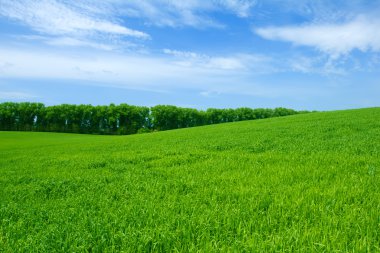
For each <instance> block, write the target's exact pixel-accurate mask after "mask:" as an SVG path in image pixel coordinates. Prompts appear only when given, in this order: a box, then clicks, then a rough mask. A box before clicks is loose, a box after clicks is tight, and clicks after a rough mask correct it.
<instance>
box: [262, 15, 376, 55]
mask: <svg viewBox="0 0 380 253" xmlns="http://www.w3.org/2000/svg"><path fill="white" fill-rule="evenodd" d="M379 27H380V19H378V18H370V17H365V16H360V17H357V18H356V19H354V20H352V21H350V22H346V23H342V24H309V25H303V26H287V27H267V28H259V29H255V32H256V33H257V34H258V35H260V36H261V37H263V38H265V39H269V40H279V41H286V42H291V43H293V44H295V45H298V46H310V47H314V48H316V49H318V50H320V51H322V52H324V53H327V54H330V55H331V56H332V58H337V57H339V56H341V55H344V54H348V53H350V52H351V51H353V50H355V49H357V50H360V51H362V52H366V51H370V50H371V51H380V33H379Z"/></svg>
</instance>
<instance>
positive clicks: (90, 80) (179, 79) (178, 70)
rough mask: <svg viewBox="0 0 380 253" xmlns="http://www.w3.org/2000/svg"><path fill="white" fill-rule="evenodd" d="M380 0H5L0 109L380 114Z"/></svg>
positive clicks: (1, 5) (0, 26)
mask: <svg viewBox="0 0 380 253" xmlns="http://www.w3.org/2000/svg"><path fill="white" fill-rule="evenodd" d="M379 13H380V0H350V1H347V0H335V1H331V0H181V1H174V0H103V1H95V0H81V1H77V0H0V102H6V101H13V102H25V101H28V102H42V103H45V104H46V105H54V104H63V103H69V104H93V105H103V104H110V103H115V104H119V103H128V104H132V105H143V106H154V105H157V104H170V105H176V106H181V107H192V108H197V109H206V108H237V107H251V108H258V107H265V108H274V107H287V108H293V109H297V110H339V109H349V108H362V107H375V106H380V100H379V98H380V30H379V29H380V15H379Z"/></svg>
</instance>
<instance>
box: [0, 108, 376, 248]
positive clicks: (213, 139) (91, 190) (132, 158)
mask: <svg viewBox="0 0 380 253" xmlns="http://www.w3.org/2000/svg"><path fill="white" fill-rule="evenodd" d="M379 157H380V108H372V109H361V110H350V111H336V112H325V113H311V114H303V115H295V116H288V117H283V118H272V119H267V120H257V121H247V122H237V123H228V124H220V125H211V126H205V127H197V128H191V129H180V130H174V131H166V132H157V133H151V134H141V135H133V136H99V135H98V136H95V135H92V136H91V135H78V134H55V133H27V132H0V251H4V252H119V251H125V252H214V251H217V252H380V158H379Z"/></svg>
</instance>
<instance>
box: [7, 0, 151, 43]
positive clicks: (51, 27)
mask: <svg viewBox="0 0 380 253" xmlns="http://www.w3.org/2000/svg"><path fill="white" fill-rule="evenodd" d="M0 15H2V16H5V17H9V18H12V19H15V20H18V21H20V22H22V23H24V24H26V25H28V26H30V27H31V28H32V29H34V30H36V31H38V32H41V33H45V34H50V35H74V36H78V35H84V34H92V33H103V34H114V35H121V36H131V37H136V38H142V39H146V38H149V35H148V34H146V33H144V32H141V31H137V30H133V29H130V28H127V27H125V26H122V25H119V24H117V23H115V22H112V21H110V20H103V19H100V18H98V17H97V16H93V15H92V13H89V12H85V11H83V10H78V9H76V8H73V6H70V5H67V4H64V3H61V2H57V1H55V0H37V1H29V0H3V1H2V3H1V5H0Z"/></svg>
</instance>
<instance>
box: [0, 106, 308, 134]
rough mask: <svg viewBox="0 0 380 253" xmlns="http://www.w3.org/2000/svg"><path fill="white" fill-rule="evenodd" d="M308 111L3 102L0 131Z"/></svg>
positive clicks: (112, 128)
mask: <svg viewBox="0 0 380 253" xmlns="http://www.w3.org/2000/svg"><path fill="white" fill-rule="evenodd" d="M304 112H306V111H302V112H299V111H295V110H292V109H286V108H275V109H262V108H258V109H251V108H237V109H212V108H211V109H207V110H206V111H201V110H196V109H191V108H180V107H176V106H170V105H157V106H154V107H151V108H149V107H144V106H133V105H128V104H120V105H115V104H110V105H109V106H92V105H70V104H62V105H55V106H45V105H44V104H42V103H28V102H25V103H12V102H6V103H0V130H3V131H42V132H66V133H91V134H134V133H139V132H150V131H161V130H169V129H176V128H186V127H194V126H202V125H210V124H218V123H224V122H235V121H243V120H253V119H264V118H271V117H278V116H286V115H292V114H297V113H304Z"/></svg>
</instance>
